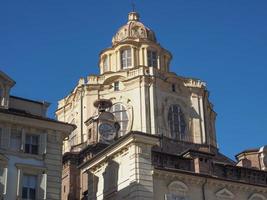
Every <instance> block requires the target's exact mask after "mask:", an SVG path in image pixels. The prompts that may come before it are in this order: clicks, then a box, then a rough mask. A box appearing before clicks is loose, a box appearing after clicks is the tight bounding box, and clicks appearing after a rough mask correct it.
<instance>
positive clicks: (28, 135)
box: [23, 133, 40, 155]
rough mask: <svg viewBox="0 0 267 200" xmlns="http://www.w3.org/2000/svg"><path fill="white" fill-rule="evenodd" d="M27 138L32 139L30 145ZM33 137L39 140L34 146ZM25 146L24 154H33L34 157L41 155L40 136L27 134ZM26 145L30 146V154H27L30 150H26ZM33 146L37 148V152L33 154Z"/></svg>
mask: <svg viewBox="0 0 267 200" xmlns="http://www.w3.org/2000/svg"><path fill="white" fill-rule="evenodd" d="M27 137H30V138H31V143H30V144H28V143H27ZM33 137H36V138H37V144H32V143H33ZM23 145H24V153H27V154H32V155H39V154H40V135H37V134H32V133H26V134H25V142H24V144H23ZM26 145H29V152H27V151H28V150H27V148H26ZM33 146H37V150H36V152H33Z"/></svg>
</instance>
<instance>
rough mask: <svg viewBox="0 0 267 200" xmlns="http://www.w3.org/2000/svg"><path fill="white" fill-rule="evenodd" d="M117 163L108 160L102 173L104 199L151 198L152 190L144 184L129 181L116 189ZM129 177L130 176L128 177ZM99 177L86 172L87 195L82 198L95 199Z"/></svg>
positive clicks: (128, 199)
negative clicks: (126, 184) (125, 185)
mask: <svg viewBox="0 0 267 200" xmlns="http://www.w3.org/2000/svg"><path fill="white" fill-rule="evenodd" d="M119 166H120V165H119V163H117V162H115V161H113V160H109V161H108V165H107V167H106V169H105V172H104V173H103V180H104V183H103V185H104V188H103V199H104V200H125V199H127V200H130V199H153V198H152V195H153V194H152V192H151V191H149V190H148V189H147V188H146V187H145V186H144V185H142V184H140V183H136V182H132V183H130V185H128V186H127V187H124V188H122V189H120V190H119V189H118V180H119V178H118V177H119ZM128 178H130V177H128ZM98 184H101V183H99V178H98V177H97V176H95V175H94V174H92V173H91V172H89V174H88V197H87V198H84V199H90V200H97V192H98V191H97V188H98V187H97V186H98Z"/></svg>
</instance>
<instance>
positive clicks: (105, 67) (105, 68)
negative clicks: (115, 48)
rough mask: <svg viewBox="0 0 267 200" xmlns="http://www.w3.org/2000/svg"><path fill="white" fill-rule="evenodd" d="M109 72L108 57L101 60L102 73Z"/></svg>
mask: <svg viewBox="0 0 267 200" xmlns="http://www.w3.org/2000/svg"><path fill="white" fill-rule="evenodd" d="M107 71H109V63H108V56H104V58H103V73H104V72H107Z"/></svg>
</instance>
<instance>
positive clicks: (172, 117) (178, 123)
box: [168, 105, 187, 140]
mask: <svg viewBox="0 0 267 200" xmlns="http://www.w3.org/2000/svg"><path fill="white" fill-rule="evenodd" d="M168 124H169V128H170V132H171V137H172V138H173V139H179V140H187V138H186V135H185V134H186V122H185V118H184V114H183V112H182V109H181V107H180V106H179V105H172V106H171V107H170V108H169V113H168Z"/></svg>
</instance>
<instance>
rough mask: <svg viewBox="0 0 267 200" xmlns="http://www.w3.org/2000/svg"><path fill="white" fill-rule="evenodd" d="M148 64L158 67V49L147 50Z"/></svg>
mask: <svg viewBox="0 0 267 200" xmlns="http://www.w3.org/2000/svg"><path fill="white" fill-rule="evenodd" d="M147 65H148V67H155V68H158V52H157V51H156V50H154V49H148V50H147Z"/></svg>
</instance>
